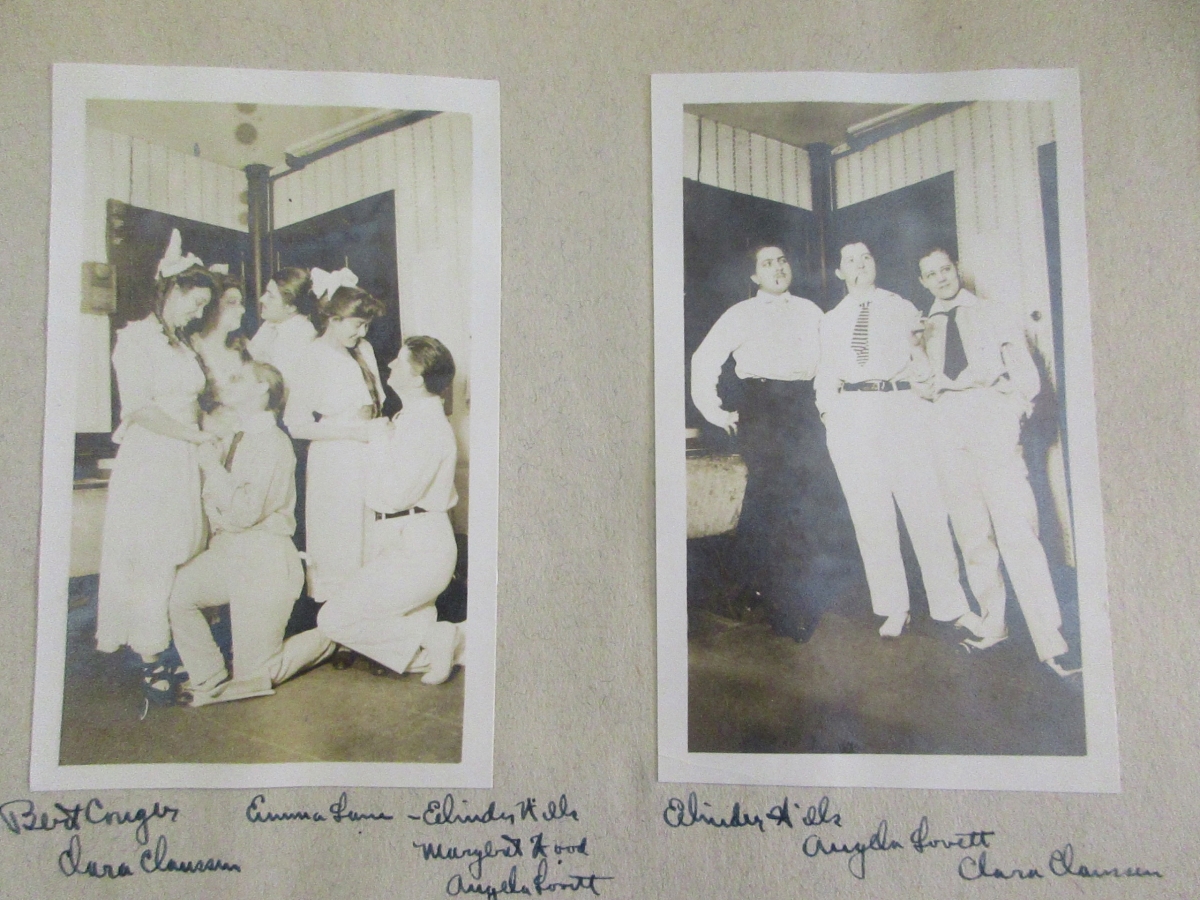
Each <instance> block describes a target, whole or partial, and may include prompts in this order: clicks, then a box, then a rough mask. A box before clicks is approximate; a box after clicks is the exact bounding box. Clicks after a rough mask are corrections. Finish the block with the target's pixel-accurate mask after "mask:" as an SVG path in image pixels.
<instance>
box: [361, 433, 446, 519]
mask: <svg viewBox="0 0 1200 900" xmlns="http://www.w3.org/2000/svg"><path fill="white" fill-rule="evenodd" d="M432 424H434V423H425V422H421V423H407V422H405V421H404V417H403V416H401V417H400V418H399V419H398V420H397V421H396V422H395V423H393V425H392V428H391V430H390V433H389V434H388V435H387V436H386V437H382V438H376V439H375V440H373V441H370V442H368V444H367V450H366V459H365V465H364V466H363V470H362V472H363V500H364V501H365V502H366V504H367V505H368V506H370V507H371V508H372V509H378V510H380V511H381V512H387V511H391V512H399V511H400V510H404V509H409V508H411V507H413V506H416V505H418V503H419V502H420V500H421V498H422V497H424V496H425V494H426V493H427V492H428V490H429V488H430V486H431V485H432V484H433V481H434V479H435V478H436V477H437V473H438V470H439V469H440V468H441V465H442V462H443V461H444V459H445V457H446V455H447V450H446V442H445V440H444V437H445V435H443V434H441V433H439V432H438V431H437V430H435V429H434V428H432V427H430V426H431V425H432ZM438 424H443V423H438ZM450 440H451V441H453V435H452V434H451V435H450ZM451 452H453V451H451Z"/></svg>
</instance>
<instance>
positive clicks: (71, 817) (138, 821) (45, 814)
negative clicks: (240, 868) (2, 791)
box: [0, 797, 179, 845]
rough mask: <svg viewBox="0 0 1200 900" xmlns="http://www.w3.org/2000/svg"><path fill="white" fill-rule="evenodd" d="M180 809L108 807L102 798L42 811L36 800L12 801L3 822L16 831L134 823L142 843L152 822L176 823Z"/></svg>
mask: <svg viewBox="0 0 1200 900" xmlns="http://www.w3.org/2000/svg"><path fill="white" fill-rule="evenodd" d="M178 816H179V809H178V807H175V806H170V805H169V804H165V803H159V802H158V801H155V803H154V805H153V806H151V807H139V808H137V809H106V808H105V806H104V803H103V802H101V800H100V798H99V797H93V798H92V799H90V800H88V801H87V802H86V803H75V804H72V805H67V804H65V803H54V804H52V805H51V807H50V809H48V810H41V811H39V810H38V808H37V807H36V806H35V805H34V803H33V801H32V800H9V801H7V802H5V803H0V822H3V823H4V827H5V828H7V829H8V830H9V831H10V832H11V833H13V834H17V835H20V834H29V833H34V832H44V831H57V830H58V829H60V828H61V829H62V830H63V831H79V830H81V829H82V827H83V826H84V825H100V826H104V825H133V826H135V827H134V837H135V838H136V839H137V842H138V843H139V844H142V845H145V844H147V843H149V840H150V823H151V822H153V821H156V820H159V819H161V820H162V821H164V822H174V821H175V819H176V818H178Z"/></svg>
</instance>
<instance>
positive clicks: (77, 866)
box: [58, 834, 242, 880]
mask: <svg viewBox="0 0 1200 900" xmlns="http://www.w3.org/2000/svg"><path fill="white" fill-rule="evenodd" d="M138 868H140V869H141V870H142V872H145V873H146V874H148V875H150V874H154V873H155V872H173V873H175V874H178V875H199V874H203V873H206V872H241V871H242V867H241V866H240V865H238V864H237V863H231V862H225V860H223V859H214V858H212V857H209V858H208V859H197V860H182V861H181V860H177V859H173V858H172V857H171V856H170V852H169V848H168V845H167V838H166V835H161V834H160V835H159V836H158V840H157V841H155V842H154V849H150V848H147V849H145V850H143V851H142V853H141V856H140V857H139V858H138ZM58 870H59V871H60V872H62V874H63V875H66V876H68V877H69V876H71V875H84V876H87V877H88V878H102V879H105V880H111V879H117V878H128V877H131V876H133V875H136V874H138V873H137V872H136V871H135V870H134V869H133V868H132V867H131V866H130V865H129V864H128V863H125V862H120V863H108V862H97V861H96V860H94V859H85V858H84V855H83V842H82V841H81V840H80V839H79V835H77V834H73V835H71V840H70V841H68V842H67V849H65V850H64V851H63V852H62V853H60V854H59V855H58Z"/></svg>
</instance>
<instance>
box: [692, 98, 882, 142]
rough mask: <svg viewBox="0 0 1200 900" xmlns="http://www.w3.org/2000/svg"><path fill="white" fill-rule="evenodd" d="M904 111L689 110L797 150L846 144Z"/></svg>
mask: <svg viewBox="0 0 1200 900" xmlns="http://www.w3.org/2000/svg"><path fill="white" fill-rule="evenodd" d="M900 108H902V107H901V105H900V104H896V103H699V104H692V105H689V106H685V107H684V109H685V110H686V111H687V112H690V113H692V114H693V115H697V116H703V117H704V118H706V119H710V120H712V121H714V122H720V123H721V124H722V125H730V126H732V127H734V128H744V129H745V130H746V131H752V132H754V133H755V134H761V135H762V136H763V137H769V138H774V139H775V140H777V141H782V142H783V143H785V144H791V145H792V146H793V147H804V146H807V145H808V144H817V143H821V144H829V145H830V146H833V147H836V146H837V145H839V144H841V143H844V142H845V140H846V129H847V128H848V127H850V126H851V125H858V124H860V123H862V122H866V121H867V120H869V119H873V118H875V117H876V116H879V115H882V114H883V113H886V112H891V111H892V110H895V109H900Z"/></svg>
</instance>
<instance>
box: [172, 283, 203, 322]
mask: <svg viewBox="0 0 1200 900" xmlns="http://www.w3.org/2000/svg"><path fill="white" fill-rule="evenodd" d="M211 299H212V289H211V288H206V287H194V288H181V287H179V285H175V287H173V288H171V292H170V293H169V294H167V299H166V300H165V301H164V302H163V321H164V322H166V323H167V325H169V326H170V327H171V328H182V327H183V326H184V325H186V324H187V323H188V322H191V321H192V320H193V319H197V318H199V316H200V313H201V312H202V311H203V310H204V307H206V306H207V305H208V301H210V300H211Z"/></svg>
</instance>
